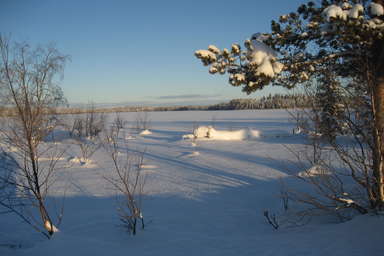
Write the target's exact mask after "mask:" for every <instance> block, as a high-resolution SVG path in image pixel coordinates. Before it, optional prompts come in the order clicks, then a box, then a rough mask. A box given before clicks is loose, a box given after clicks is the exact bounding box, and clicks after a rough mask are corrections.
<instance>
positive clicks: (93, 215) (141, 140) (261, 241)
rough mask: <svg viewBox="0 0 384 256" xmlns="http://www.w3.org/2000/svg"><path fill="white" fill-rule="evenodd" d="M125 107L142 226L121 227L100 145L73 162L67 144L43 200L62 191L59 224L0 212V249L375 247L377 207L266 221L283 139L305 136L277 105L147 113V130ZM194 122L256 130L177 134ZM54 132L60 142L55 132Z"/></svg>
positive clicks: (239, 251) (297, 141)
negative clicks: (48, 232)
mask: <svg viewBox="0 0 384 256" xmlns="http://www.w3.org/2000/svg"><path fill="white" fill-rule="evenodd" d="M135 115H136V114H135V113H124V114H121V117H122V118H123V119H125V120H126V121H127V124H126V128H125V129H123V131H122V132H123V134H122V135H121V138H122V139H121V141H120V142H121V143H122V145H123V146H124V147H125V146H127V147H129V148H130V150H132V151H139V152H141V151H143V152H145V155H144V163H143V165H142V170H143V172H144V173H145V175H146V177H147V180H146V185H145V196H144V198H143V215H144V217H145V221H146V229H145V230H138V234H137V235H136V236H130V235H129V234H128V233H127V232H126V231H125V230H124V229H123V228H121V227H120V226H119V220H118V218H117V214H116V195H115V191H114V190H113V189H112V187H111V185H110V184H109V183H108V182H107V181H106V179H105V178H104V177H106V176H108V175H112V173H113V169H112V162H111V160H110V159H109V158H108V156H107V154H106V153H105V151H104V150H103V149H99V150H98V151H97V152H96V153H95V154H94V155H92V157H91V159H90V161H88V162H82V161H74V159H81V155H80V151H79V149H78V147H77V146H76V145H70V146H69V149H68V150H67V152H66V155H65V156H63V157H62V158H60V159H59V161H61V162H62V164H63V165H67V166H69V168H66V169H64V170H62V171H61V172H60V173H58V181H57V183H56V184H55V187H53V189H52V191H51V197H50V199H49V200H55V199H58V198H59V197H60V196H61V195H62V194H63V192H64V191H65V193H66V198H65V213H64V219H63V221H62V223H61V225H60V227H59V229H60V232H59V233H57V234H55V235H54V237H53V239H52V240H50V241H48V240H47V239H46V238H44V237H43V236H41V235H39V234H38V233H36V232H34V231H33V230H32V229H31V228H30V227H29V226H27V225H26V224H24V223H22V222H21V221H20V220H19V219H17V218H16V217H15V216H13V215H0V255H1V256H6V255H28V256H38V255H39V256H41V255H55V256H61V255H62V256H68V255H71V256H72V255H92V256H96V255H111V256H113V255H186V256H188V255H191V256H195V255H220V256H223V255H282V256H289V255H292V256H293V255H294V256H297V255H305V256H308V255H316V256H317V255H318V256H320V255H321V256H322V255H348V256H352V255H356V256H361V255H370V256H374V255H377V256H379V255H384V247H383V245H382V234H381V233H382V230H383V229H384V216H357V217H355V218H354V219H353V220H351V221H349V222H345V223H336V222H335V221H334V219H332V218H330V217H324V216H322V217H315V218H314V219H313V220H312V222H310V223H308V224H306V225H304V226H298V227H282V228H281V229H279V230H277V231H276V230H274V229H273V228H272V227H271V226H270V225H269V224H268V223H267V222H266V219H265V218H264V217H263V211H264V210H266V209H268V210H269V211H270V212H274V213H280V212H282V206H281V200H280V199H279V198H278V195H279V192H280V180H282V179H283V180H284V179H285V180H287V181H288V182H289V179H290V178H288V176H289V174H291V172H292V168H293V165H292V164H291V161H292V159H293V158H292V155H291V154H290V153H289V152H288V151H287V149H286V148H285V147H284V146H283V145H288V146H298V147H300V146H301V144H303V143H305V140H304V137H302V136H300V135H292V130H293V129H294V127H295V126H294V124H293V123H291V122H289V120H288V119H289V115H288V114H287V112H285V111H284V110H264V111H215V112H209V111H204V112H198V111H194V112H154V113H150V114H149V119H150V121H151V127H150V128H149V131H148V132H145V133H142V134H139V132H138V131H134V130H133V129H130V127H133V126H134V123H135ZM113 117H114V116H113V114H110V116H109V119H110V120H112V119H113ZM198 126H212V127H214V129H215V130H217V131H237V130H244V129H247V130H248V131H257V135H258V136H248V137H246V138H244V139H242V140H209V139H202V140H199V139H197V140H195V139H193V138H191V139H183V138H182V137H183V135H186V134H192V133H193V129H194V128H196V127H198ZM58 134H59V135H60V133H58ZM63 134H64V133H63ZM63 134H62V135H63ZM56 138H57V139H58V140H59V142H58V143H61V144H62V145H69V144H70V139H69V138H68V137H66V136H65V135H63V136H57V137H56ZM124 141H125V142H126V144H125V142H124ZM123 142H124V143H123ZM47 143H50V142H47ZM123 151H124V148H122V152H123ZM300 171H302V170H297V173H299V172H300ZM292 184H296V185H297V184H300V183H297V182H293V183H292ZM379 231H380V232H379ZM8 245H12V247H14V246H16V247H20V248H9V247H10V246H8Z"/></svg>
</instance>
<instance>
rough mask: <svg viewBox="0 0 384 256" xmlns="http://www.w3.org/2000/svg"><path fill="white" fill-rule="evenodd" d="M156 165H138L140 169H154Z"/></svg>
mask: <svg viewBox="0 0 384 256" xmlns="http://www.w3.org/2000/svg"><path fill="white" fill-rule="evenodd" d="M156 168H157V166H156V165H150V164H142V165H140V169H156Z"/></svg>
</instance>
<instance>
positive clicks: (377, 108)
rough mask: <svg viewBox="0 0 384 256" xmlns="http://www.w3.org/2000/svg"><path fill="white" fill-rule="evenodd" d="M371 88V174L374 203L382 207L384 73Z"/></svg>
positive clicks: (383, 177)
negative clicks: (372, 124)
mask: <svg viewBox="0 0 384 256" xmlns="http://www.w3.org/2000/svg"><path fill="white" fill-rule="evenodd" d="M376 79H377V80H376V83H375V86H374V89H373V100H374V102H373V103H374V105H373V108H374V133H373V136H374V150H373V152H372V153H373V176H374V178H375V182H374V190H375V205H374V207H379V208H383V207H384V75H383V76H382V77H378V78H376Z"/></svg>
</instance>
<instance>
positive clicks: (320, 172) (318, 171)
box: [298, 165, 332, 178]
mask: <svg viewBox="0 0 384 256" xmlns="http://www.w3.org/2000/svg"><path fill="white" fill-rule="evenodd" d="M331 174H332V172H331V171H330V170H329V169H328V168H327V167H324V166H321V165H314V166H312V167H311V168H309V169H307V170H305V171H301V172H299V173H298V176H299V177H301V178H308V177H319V176H324V175H331Z"/></svg>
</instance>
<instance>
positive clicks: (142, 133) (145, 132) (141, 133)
mask: <svg viewBox="0 0 384 256" xmlns="http://www.w3.org/2000/svg"><path fill="white" fill-rule="evenodd" d="M151 134H152V132H151V131H150V130H148V129H146V130H144V131H142V132H140V135H142V136H143V135H151Z"/></svg>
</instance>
